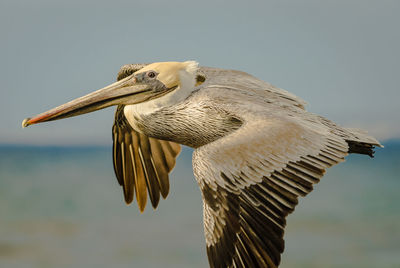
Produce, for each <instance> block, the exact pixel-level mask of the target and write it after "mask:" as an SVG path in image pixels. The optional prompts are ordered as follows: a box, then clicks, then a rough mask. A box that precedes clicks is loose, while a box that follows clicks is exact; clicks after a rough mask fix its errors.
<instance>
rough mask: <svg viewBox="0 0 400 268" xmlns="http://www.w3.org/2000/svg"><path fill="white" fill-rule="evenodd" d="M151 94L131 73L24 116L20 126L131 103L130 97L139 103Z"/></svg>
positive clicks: (149, 89) (146, 86) (148, 88)
mask: <svg viewBox="0 0 400 268" xmlns="http://www.w3.org/2000/svg"><path fill="white" fill-rule="evenodd" d="M134 95H135V96H134ZM151 95H152V94H151V88H150V87H149V86H148V85H146V84H139V83H137V82H136V79H135V77H134V76H133V75H131V76H128V77H126V78H124V79H122V80H120V81H118V82H116V83H114V84H111V85H109V86H107V87H105V88H102V89H99V90H97V91H95V92H92V93H90V94H88V95H86V96H83V97H80V98H77V99H75V100H73V101H70V102H68V103H65V104H63V105H60V106H58V107H56V108H53V109H51V110H49V111H47V112H44V113H41V114H39V115H37V116H35V117H32V118H26V119H24V121H23V122H22V127H27V126H29V125H33V124H37V123H42V122H46V121H52V120H58V119H62V118H67V117H72V116H76V115H81V114H86V113H90V112H94V111H97V110H100V109H103V108H106V107H109V106H112V105H117V104H128V100H129V103H132V99H134V100H135V101H134V102H133V103H140V102H143V101H145V100H147V99H149V98H151ZM133 96H134V97H133Z"/></svg>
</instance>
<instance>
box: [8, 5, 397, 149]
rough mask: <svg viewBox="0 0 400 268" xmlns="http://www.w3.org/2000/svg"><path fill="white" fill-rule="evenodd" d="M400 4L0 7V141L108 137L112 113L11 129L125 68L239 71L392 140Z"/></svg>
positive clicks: (62, 141)
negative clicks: (162, 64)
mask: <svg viewBox="0 0 400 268" xmlns="http://www.w3.org/2000/svg"><path fill="white" fill-rule="evenodd" d="M399 12H400V1H394V0H393V1H388V0H379V1H378V0H376V1H369V0H332V1H324V0H322V1H321V0H318V1H316V0H314V1H311V0H306V1H298V0H290V1H288V0H279V1H183V0H182V1H176V0H170V1H161V0H158V1H151V0H148V1H132V0H130V1H121V0H119V1H118V0H117V1H101V0H100V1H94V0H93V1H85V0H83V1H82V0H79V1H78V0H70V1H50V0H38V1H27V0H26V1H18V0H12V1H11V0H2V1H1V3H0V34H1V35H0V36H1V42H0V56H1V64H0V74H1V89H0V90H1V98H0V102H1V103H0V114H2V117H1V122H2V124H1V133H0V143H28V144H38V143H41V144H88V143H90V144H108V143H109V142H110V131H111V129H110V126H111V124H112V119H113V109H112V108H110V109H108V110H106V111H100V112H97V113H95V114H91V115H85V116H81V117H79V118H74V119H70V120H65V121H59V122H54V123H52V124H46V125H42V126H40V127H32V128H30V129H28V130H22V129H21V127H20V124H21V121H22V119H24V118H25V117H28V116H33V115H35V114H37V113H40V112H43V111H45V110H47V109H49V108H52V107H54V106H57V105H59V104H62V103H64V102H66V101H69V100H71V99H73V98H76V97H79V96H81V95H83V94H86V93H88V92H91V91H93V90H95V89H98V88H101V87H103V86H105V85H107V84H109V83H111V82H113V81H114V80H115V77H116V73H117V72H118V69H119V67H120V66H121V65H123V64H126V63H138V62H153V61H167V60H192V59H194V60H197V61H198V62H199V63H200V64H201V65H205V66H215V67H223V68H233V69H239V70H243V71H246V72H249V73H251V74H254V75H255V76H257V77H259V78H261V79H264V80H267V81H269V82H270V83H272V84H274V85H276V86H278V87H281V88H284V89H286V90H288V91H290V92H293V93H295V94H296V95H298V96H300V97H302V98H303V99H305V100H306V101H307V102H308V103H309V106H308V109H309V110H311V111H313V112H316V113H319V114H322V115H324V116H327V117H328V118H330V119H332V120H335V121H337V122H339V123H341V124H343V125H345V126H352V127H362V128H365V129H367V130H369V131H370V132H371V133H372V134H374V135H376V136H377V137H378V138H380V139H387V138H398V137H400V119H399V104H398V100H399V83H398V78H399V75H400V72H399V70H400V66H399V65H400V53H399V47H400V31H399V25H400V16H399Z"/></svg>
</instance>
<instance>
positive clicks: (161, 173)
mask: <svg viewBox="0 0 400 268" xmlns="http://www.w3.org/2000/svg"><path fill="white" fill-rule="evenodd" d="M179 152H180V146H179V145H178V144H176V143H173V142H170V141H164V140H158V139H154V138H150V137H147V136H146V135H143V134H141V133H139V132H137V131H135V130H134V129H133V128H132V127H131V126H130V125H129V123H128V121H127V119H126V118H125V115H124V112H123V106H118V108H117V111H116V113H115V121H114V125H113V164H114V171H115V175H116V177H117V180H118V182H119V184H120V185H121V186H122V187H123V191H124V197H125V202H126V203H127V204H130V203H131V202H132V201H133V199H134V195H135V194H136V201H137V203H138V207H139V210H140V211H143V210H144V209H145V207H146V203H147V195H148V196H149V199H150V202H151V204H152V206H153V208H156V207H157V206H158V203H159V201H160V194H161V196H162V197H163V198H166V197H167V195H168V192H169V178H168V173H169V172H170V171H171V170H172V169H173V167H174V166H175V161H176V157H177V156H178V154H179Z"/></svg>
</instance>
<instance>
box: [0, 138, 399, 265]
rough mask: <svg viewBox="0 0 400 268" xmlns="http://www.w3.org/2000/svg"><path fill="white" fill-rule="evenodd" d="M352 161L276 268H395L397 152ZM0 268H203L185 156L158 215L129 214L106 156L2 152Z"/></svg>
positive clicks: (306, 204) (306, 201) (331, 178)
mask: <svg viewBox="0 0 400 268" xmlns="http://www.w3.org/2000/svg"><path fill="white" fill-rule="evenodd" d="M385 146H386V147H385V148H384V149H378V151H377V153H376V157H375V159H370V158H369V157H366V156H357V155H354V156H350V157H348V158H347V161H346V162H345V163H342V164H340V165H338V166H335V167H333V168H331V169H329V170H328V172H327V174H326V176H325V177H324V178H323V180H322V181H321V182H320V183H319V184H318V185H316V187H315V190H314V191H313V192H312V193H311V194H310V195H309V196H307V197H306V198H302V199H301V200H300V202H299V205H298V207H297V209H296V211H295V212H294V213H293V214H292V215H290V216H289V218H288V226H287V229H286V250H285V253H284V254H283V256H282V265H281V267H287V268H289V267H400V208H399V204H400V143H399V142H388V143H386V144H385ZM0 267H10V268H13V267H18V268H24V267H60V268H63V267H97V268H98V267H146V268H147V267H150V268H151V267H175V268H180V267H182V268H183V267H208V264H207V257H206V253H205V242H204V238H203V226H202V204H201V197H200V191H199V189H198V187H197V184H196V182H195V180H194V177H193V174H192V167H191V150H189V149H187V148H184V150H183V152H182V154H181V156H180V157H179V161H178V163H177V166H176V168H175V170H174V172H173V173H172V175H171V192H170V195H169V196H168V197H167V199H166V200H161V201H160V205H159V207H158V209H157V210H156V211H154V210H153V209H152V208H151V206H149V205H148V206H147V208H146V211H145V212H144V213H143V214H140V213H139V212H138V209H137V207H136V204H132V205H130V206H126V205H125V203H124V201H123V195H122V191H121V188H120V186H119V185H118V183H117V181H116V179H115V177H114V174H113V167H112V160H111V148H108V147H107V148H104V147H88V148H84V147H77V148H62V147H21V146H1V147H0Z"/></svg>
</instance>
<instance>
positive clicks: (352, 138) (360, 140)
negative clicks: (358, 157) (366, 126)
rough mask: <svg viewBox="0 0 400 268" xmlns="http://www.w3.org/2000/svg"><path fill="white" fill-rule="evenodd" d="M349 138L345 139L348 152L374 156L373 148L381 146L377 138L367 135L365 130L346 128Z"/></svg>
mask: <svg viewBox="0 0 400 268" xmlns="http://www.w3.org/2000/svg"><path fill="white" fill-rule="evenodd" d="M346 131H347V132H349V134H351V135H349V138H348V139H346V142H347V144H348V145H349V153H354V154H365V155H369V156H370V157H374V153H375V151H374V148H375V147H376V146H377V147H383V145H381V144H380V143H379V141H378V140H377V139H375V138H374V137H372V136H370V135H368V133H367V131H364V130H361V129H355V128H346Z"/></svg>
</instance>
